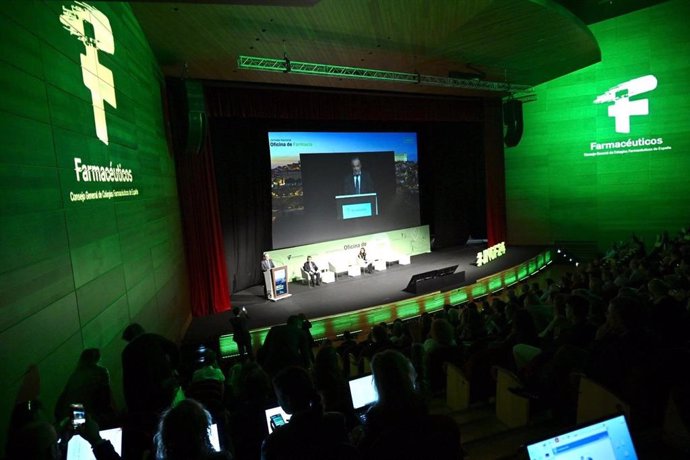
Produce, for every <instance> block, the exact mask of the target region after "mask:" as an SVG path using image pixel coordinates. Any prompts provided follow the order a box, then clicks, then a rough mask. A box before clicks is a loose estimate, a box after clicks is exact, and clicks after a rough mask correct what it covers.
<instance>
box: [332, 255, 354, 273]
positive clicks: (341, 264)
mask: <svg viewBox="0 0 690 460" xmlns="http://www.w3.org/2000/svg"><path fill="white" fill-rule="evenodd" d="M349 268H350V264H348V263H347V260H345V259H343V258H340V259H332V260H329V261H328V269H329V270H330V271H331V272H333V274H334V276H338V275H339V274H341V273H347V272H348V270H349Z"/></svg>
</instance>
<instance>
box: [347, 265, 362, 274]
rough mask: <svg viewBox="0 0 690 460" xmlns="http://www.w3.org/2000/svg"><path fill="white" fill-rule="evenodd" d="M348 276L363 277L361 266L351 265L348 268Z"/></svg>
mask: <svg viewBox="0 0 690 460" xmlns="http://www.w3.org/2000/svg"><path fill="white" fill-rule="evenodd" d="M347 274H348V276H361V275H362V267H360V266H359V264H355V265H350V266H349V267H348V268H347Z"/></svg>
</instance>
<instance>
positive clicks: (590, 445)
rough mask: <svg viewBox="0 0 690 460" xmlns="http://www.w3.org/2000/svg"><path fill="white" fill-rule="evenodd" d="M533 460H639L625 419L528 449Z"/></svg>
mask: <svg viewBox="0 0 690 460" xmlns="http://www.w3.org/2000/svg"><path fill="white" fill-rule="evenodd" d="M527 453H528V454H529V458H530V460H580V459H592V460H623V459H625V460H637V454H636V453H635V447H634V446H633V443H632V438H631V437H630V431H628V425H627V423H626V422H625V417H624V416H623V415H620V416H616V417H612V418H609V419H606V420H603V421H601V422H598V423H594V424H592V425H587V426H584V427H582V428H578V429H576V430H573V431H569V432H567V433H563V434H561V435H559V436H555V437H552V438H548V439H545V440H543V441H539V442H535V443H533V444H530V445H528V446H527Z"/></svg>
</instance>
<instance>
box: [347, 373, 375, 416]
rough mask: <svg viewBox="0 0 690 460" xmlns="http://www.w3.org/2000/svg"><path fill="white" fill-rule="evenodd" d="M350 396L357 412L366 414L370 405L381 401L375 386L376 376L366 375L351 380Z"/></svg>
mask: <svg viewBox="0 0 690 460" xmlns="http://www.w3.org/2000/svg"><path fill="white" fill-rule="evenodd" d="M348 383H349V385H350V395H351V396H352V407H353V408H354V409H355V412H356V413H358V414H362V413H363V412H366V410H367V409H368V408H369V406H370V405H372V404H373V403H375V402H376V401H378V400H379V395H378V393H377V392H376V386H374V376H373V375H365V376H364V377H358V378H354V379H352V380H350V381H349V382H348Z"/></svg>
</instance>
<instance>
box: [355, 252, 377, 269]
mask: <svg viewBox="0 0 690 460" xmlns="http://www.w3.org/2000/svg"><path fill="white" fill-rule="evenodd" d="M357 263H358V264H359V266H360V267H362V269H363V270H364V271H365V272H367V273H373V271H374V264H372V263H371V262H369V260H368V259H367V250H366V249H364V248H361V249H360V250H359V254H357Z"/></svg>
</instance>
